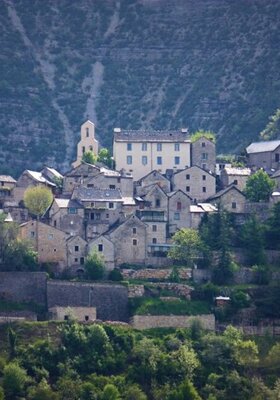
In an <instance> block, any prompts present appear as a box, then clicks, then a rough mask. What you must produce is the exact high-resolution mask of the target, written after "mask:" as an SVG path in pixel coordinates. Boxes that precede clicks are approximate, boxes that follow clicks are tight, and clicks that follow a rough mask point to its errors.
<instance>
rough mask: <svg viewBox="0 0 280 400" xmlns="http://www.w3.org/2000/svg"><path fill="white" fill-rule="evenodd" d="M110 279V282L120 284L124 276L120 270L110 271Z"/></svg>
mask: <svg viewBox="0 0 280 400" xmlns="http://www.w3.org/2000/svg"><path fill="white" fill-rule="evenodd" d="M108 279H109V280H110V281H114V282H119V281H122V279H123V276H122V274H121V272H120V270H118V269H116V268H115V269H113V270H112V271H110V273H109V275H108Z"/></svg>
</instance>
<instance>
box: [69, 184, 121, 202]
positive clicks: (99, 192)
mask: <svg viewBox="0 0 280 400" xmlns="http://www.w3.org/2000/svg"><path fill="white" fill-rule="evenodd" d="M73 198H77V199H79V200H80V201H118V202H122V201H123V199H122V195H121V191H120V190H119V189H96V188H86V187H83V186H80V187H78V188H76V189H74V192H73Z"/></svg>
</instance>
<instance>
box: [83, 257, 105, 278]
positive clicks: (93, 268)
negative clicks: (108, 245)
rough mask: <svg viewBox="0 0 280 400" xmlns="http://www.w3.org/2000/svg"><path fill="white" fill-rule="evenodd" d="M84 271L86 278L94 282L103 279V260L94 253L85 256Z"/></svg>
mask: <svg viewBox="0 0 280 400" xmlns="http://www.w3.org/2000/svg"><path fill="white" fill-rule="evenodd" d="M85 271H86V274H87V277H88V278H89V279H92V280H94V281H95V280H100V279H102V278H103V276H104V272H105V264H104V259H103V258H102V257H101V256H100V255H99V254H98V253H97V252H96V251H94V252H93V253H92V254H89V255H88V256H87V258H86V261H85Z"/></svg>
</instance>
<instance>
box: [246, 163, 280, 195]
mask: <svg viewBox="0 0 280 400" xmlns="http://www.w3.org/2000/svg"><path fill="white" fill-rule="evenodd" d="M274 187H275V182H274V180H273V179H271V178H270V177H269V176H268V174H267V173H266V172H264V171H263V170H262V169H259V170H258V171H257V172H256V173H255V174H253V175H251V176H249V178H248V180H247V183H246V187H245V190H244V192H245V195H246V197H247V198H248V199H249V200H250V201H253V202H256V203H259V202H261V201H268V200H269V196H270V195H271V193H272V191H273V189H274Z"/></svg>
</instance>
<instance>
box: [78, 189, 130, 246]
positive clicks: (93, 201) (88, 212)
mask: <svg viewBox="0 0 280 400" xmlns="http://www.w3.org/2000/svg"><path fill="white" fill-rule="evenodd" d="M72 200H76V201H77V202H78V203H79V204H81V205H82V206H83V208H84V210H85V230H86V237H85V238H86V240H90V239H93V238H94V237H96V236H98V235H100V234H102V233H104V232H106V231H107V230H108V229H109V228H110V226H112V225H114V224H115V223H116V222H117V221H118V220H120V219H121V218H122V217H123V214H122V204H123V198H122V195H121V192H120V190H119V189H96V188H86V187H84V186H80V187H78V188H76V189H75V190H74V191H73V194H72Z"/></svg>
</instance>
